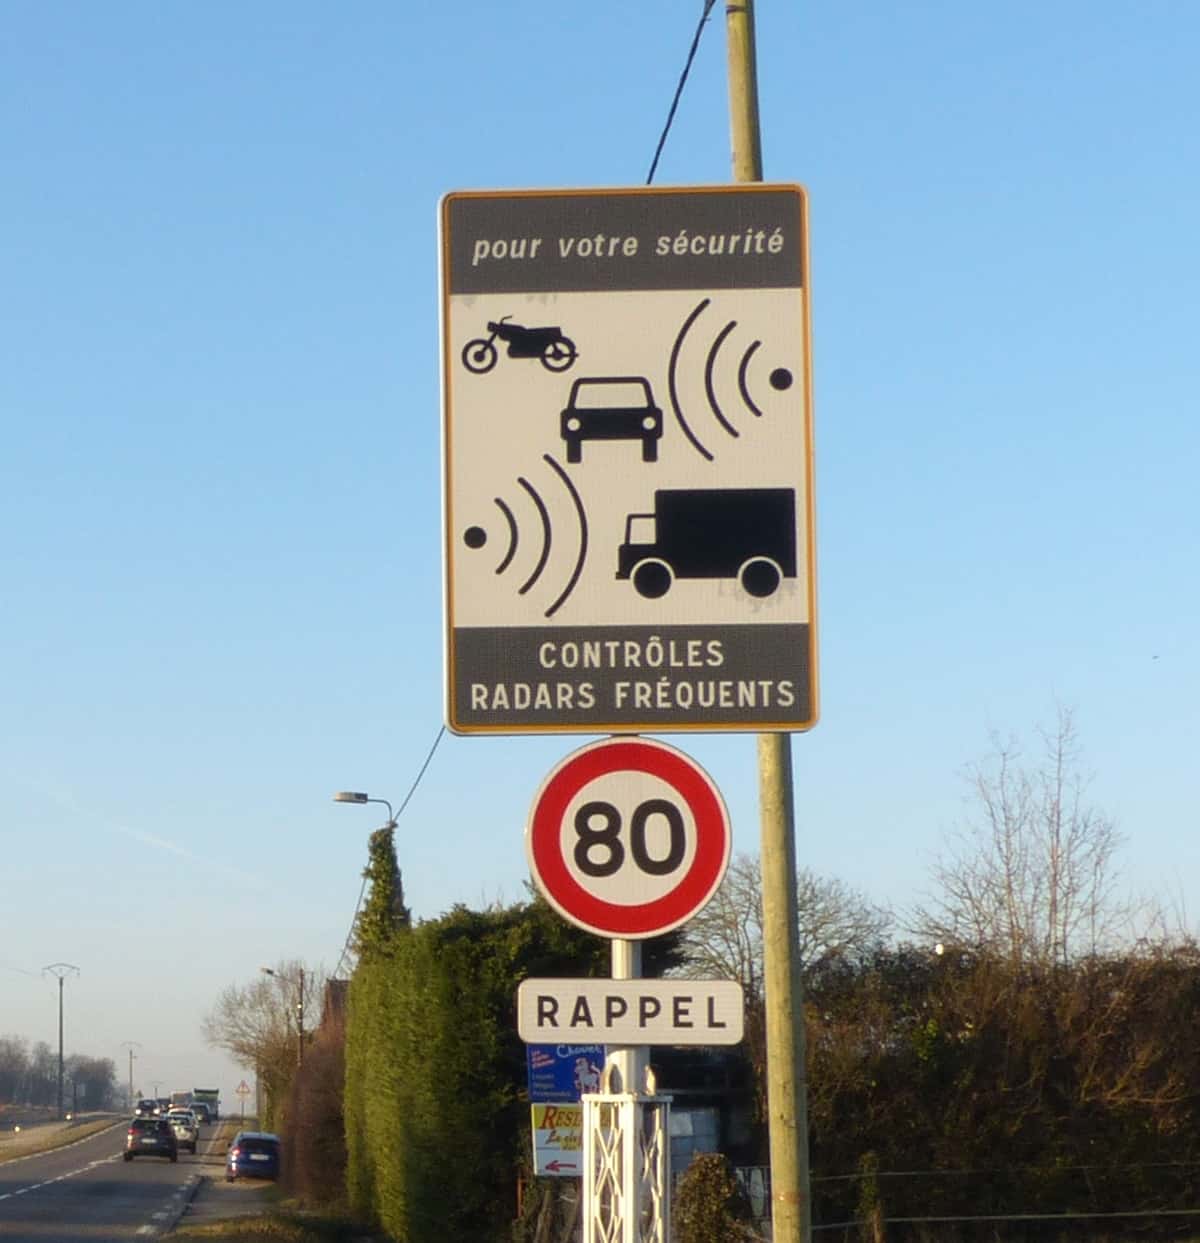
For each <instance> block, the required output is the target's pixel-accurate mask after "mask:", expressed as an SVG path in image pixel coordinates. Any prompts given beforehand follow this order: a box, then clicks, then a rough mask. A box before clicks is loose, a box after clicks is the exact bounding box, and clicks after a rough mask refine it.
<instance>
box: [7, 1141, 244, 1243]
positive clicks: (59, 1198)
mask: <svg viewBox="0 0 1200 1243" xmlns="http://www.w3.org/2000/svg"><path fill="white" fill-rule="evenodd" d="M126 1125H127V1124H126V1123H125V1121H124V1120H122V1121H120V1122H118V1123H117V1124H115V1125H114V1126H113V1127H112V1129H111V1130H108V1131H103V1132H101V1133H100V1134H99V1135H93V1136H91V1137H90V1138H88V1139H82V1140H78V1141H77V1142H75V1143H73V1144H68V1145H67V1146H66V1147H64V1148H56V1149H54V1150H53V1151H52V1152H43V1153H37V1154H35V1155H32V1156H27V1157H18V1158H16V1159H15V1160H12V1161H5V1162H4V1163H3V1164H0V1239H3V1240H4V1243H117V1241H118V1240H121V1241H124V1240H129V1239H146V1238H153V1237H154V1236H156V1235H159V1234H162V1233H163V1232H164V1231H165V1230H167V1229H169V1228H170V1227H171V1226H172V1225H173V1224H174V1223H175V1221H176V1220H177V1219H178V1218H179V1216H180V1214H181V1213H182V1212H183V1210H184V1207H185V1206H186V1204H187V1202H188V1200H189V1199H190V1197H191V1196H192V1195H193V1194H194V1192H195V1190H196V1186H197V1183H198V1181H199V1179H200V1177H201V1175H202V1174H208V1175H212V1174H213V1173H214V1172H215V1174H216V1176H217V1177H218V1178H219V1177H221V1175H222V1164H223V1161H224V1155H225V1144H226V1142H227V1140H228V1137H227V1136H226V1137H225V1138H224V1139H222V1140H219V1141H218V1140H217V1138H216V1137H217V1134H218V1131H219V1129H220V1128H218V1127H215V1126H206V1127H202V1128H201V1131H200V1144H199V1147H198V1150H197V1152H196V1155H195V1156H193V1155H192V1154H191V1153H188V1152H180V1154H179V1160H178V1161H177V1162H175V1163H174V1164H172V1163H171V1162H169V1161H167V1160H166V1159H165V1158H163V1157H140V1158H138V1159H136V1160H134V1161H128V1162H126V1161H123V1160H122V1159H121V1153H122V1151H123V1149H124V1145H125V1130H126Z"/></svg>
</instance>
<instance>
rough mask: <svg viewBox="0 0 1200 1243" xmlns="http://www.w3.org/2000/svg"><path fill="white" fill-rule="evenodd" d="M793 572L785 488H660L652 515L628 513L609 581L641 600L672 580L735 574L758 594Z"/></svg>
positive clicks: (792, 505)
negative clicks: (625, 584) (626, 584)
mask: <svg viewBox="0 0 1200 1243" xmlns="http://www.w3.org/2000/svg"><path fill="white" fill-rule="evenodd" d="M795 577H796V493H795V491H794V489H792V488H660V489H658V490H657V491H655V493H654V512H653V513H648V514H645V513H639V514H629V515H628V517H627V518H626V519H625V539H624V542H623V543H622V544H621V546H620V548H619V549H618V550H617V578H619V579H629V580H630V581H631V582H632V583H633V586H634V590H636V591H637V593H638V594H639V595H641V596H645V597H646V598H647V599H649V600H657V599H658V598H659V597H661V596H665V595H666V594H667V592H668V591H670V589H671V584H672V583H673V582H674V581H675V580H676V579H677V578H735V579H737V581H738V582H739V583H740V584H741V586H742V588H743V590H744V591H745V592H746V593H747V594H748V595H751V596H755V597H757V598H758V599H760V600H761V599H765V598H766V597H768V596H771V595H773V594H774V593H775V591H776V590H777V589H778V588H779V584H780V583H781V582H782V581H783V580H784V579H785V578H795Z"/></svg>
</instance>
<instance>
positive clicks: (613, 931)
mask: <svg viewBox="0 0 1200 1243" xmlns="http://www.w3.org/2000/svg"><path fill="white" fill-rule="evenodd" d="M730 840H731V835H730V830H729V814H728V812H727V811H726V810H725V803H724V800H723V799H722V798H721V793H720V791H719V790H718V789H717V787H716V786H715V785H714V784H713V781H712V779H711V778H710V777H709V776H708V774H707V773H706V772H705V771H704V770H703V769H702V768H701V767H700V766H699V765H698V764H697V763H696V762H695V761H694V760H692V759H689V758H688V757H687V756H686V755H684V754H683V752H682V751H677V750H675V748H674V747H668V746H667V745H666V744H665V743H661V742H651V741H649V740H648V739H645V738H632V739H627V738H614V739H610V740H607V741H604V742H597V743H593V744H592V745H591V746H588V747H584V748H583V749H582V750H579V751H576V752H574V753H573V754H571V755H569V756H568V757H567V758H566V759H565V760H563V761H562V763H561V764H559V765H558V766H557V767H556V768H555V769H554V770H553V771H552V772H551V773H550V775H549V776H548V777H547V778H546V780H545V781H544V782H543V783H542V788H541V789H540V790H539V791H538V794H537V797H536V798H535V799H534V803H533V810H532V813H531V814H530V818H529V826H528V828H527V830H526V834H525V847H526V851H527V853H528V856H529V867H530V871H531V872H532V873H533V878H534V880H535V881H536V883H537V886H538V888H539V889H540V890H541V891H542V893H543V894H544V895H545V896H546V899H547V901H549V902H550V904H551V905H552V906H553V907H554V908H555V909H556V910H557V911H558V912H559V914H561V915H562V916H564V918H566V919H569V920H570V921H571V922H572V923H574V924H578V925H579V927H581V928H586V929H587V930H588V931H589V932H594V933H596V934H598V935H599V936H603V937H617V938H623V939H630V940H639V939H641V938H644V937H652V936H657V935H658V934H659V933H663V932H669V931H670V930H671V929H672V928H677V927H678V926H679V925H680V924H682V923H685V922H686V921H687V920H689V919H690V918H691V917H692V916H693V915H695V914H696V912H697V911H699V910H700V909H701V908H702V907H703V906H704V904H705V903H706V902H707V901H708V900H709V898H711V897H712V895H713V893H714V891H715V890H716V888H717V886H718V885H719V884H720V883H721V878H722V877H723V876H724V875H725V868H726V866H727V865H728V863H729V849H730Z"/></svg>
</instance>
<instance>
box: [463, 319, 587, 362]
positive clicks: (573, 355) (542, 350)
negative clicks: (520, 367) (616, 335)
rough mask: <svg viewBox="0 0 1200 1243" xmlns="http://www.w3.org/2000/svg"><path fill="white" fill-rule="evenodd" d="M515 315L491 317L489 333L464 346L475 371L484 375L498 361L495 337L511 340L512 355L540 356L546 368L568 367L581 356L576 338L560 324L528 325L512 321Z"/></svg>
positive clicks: (467, 358)
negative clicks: (565, 334) (495, 318)
mask: <svg viewBox="0 0 1200 1243" xmlns="http://www.w3.org/2000/svg"><path fill="white" fill-rule="evenodd" d="M511 318H512V317H511V316H510V315H505V316H503V317H502V318H501V319H500V320H499V321H498V322H494V321H491V320H489V321H488V333H489V334H490V335H489V336H487V337H475V338H473V339H472V340H470V341H468V342H467V343H466V345H464V346H463V351H462V360H463V366H464V367H466V369H467V370H468V371H472V372H474V373H475V375H484V374H486V373H487V372H489V371H491V369H492V368H493V367H494V366H495V365H496V360H497V359H498V358H499V357H500V353H499V351H498V350H497V348H496V344H495V342H496V338H497V337H499V338H500V340H501V341H505V342H507V343H508V356H509V358H539V359H541V362H542V366H543V367H545V368H546V370H547V371H566V370H567V368H568V367H570V365H571V364H572V363H573V362H574V361H575V360H576V359H577V358H578V357H579V351H578V350H576V348H575V342H574V341H572V340H571V339H570V337H565V336H563V332H562V329H561V328H557V327H555V328H526V327H524V326H523V325H521V324H510V323H509V322H508V320H509V319H511Z"/></svg>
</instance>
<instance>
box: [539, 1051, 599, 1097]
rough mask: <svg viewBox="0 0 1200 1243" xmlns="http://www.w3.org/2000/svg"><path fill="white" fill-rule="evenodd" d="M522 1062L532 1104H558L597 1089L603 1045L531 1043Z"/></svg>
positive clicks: (597, 1090)
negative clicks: (524, 1063)
mask: <svg viewBox="0 0 1200 1243" xmlns="http://www.w3.org/2000/svg"><path fill="white" fill-rule="evenodd" d="M525 1061H526V1064H527V1066H528V1067H529V1101H530V1103H531V1104H534V1105H553V1104H560V1105H561V1104H566V1103H568V1102H571V1101H578V1100H579V1098H580V1096H582V1094H583V1093H584V1092H599V1091H600V1074H601V1072H602V1071H603V1070H604V1046H603V1045H602V1044H530V1045H526V1046H525Z"/></svg>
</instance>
